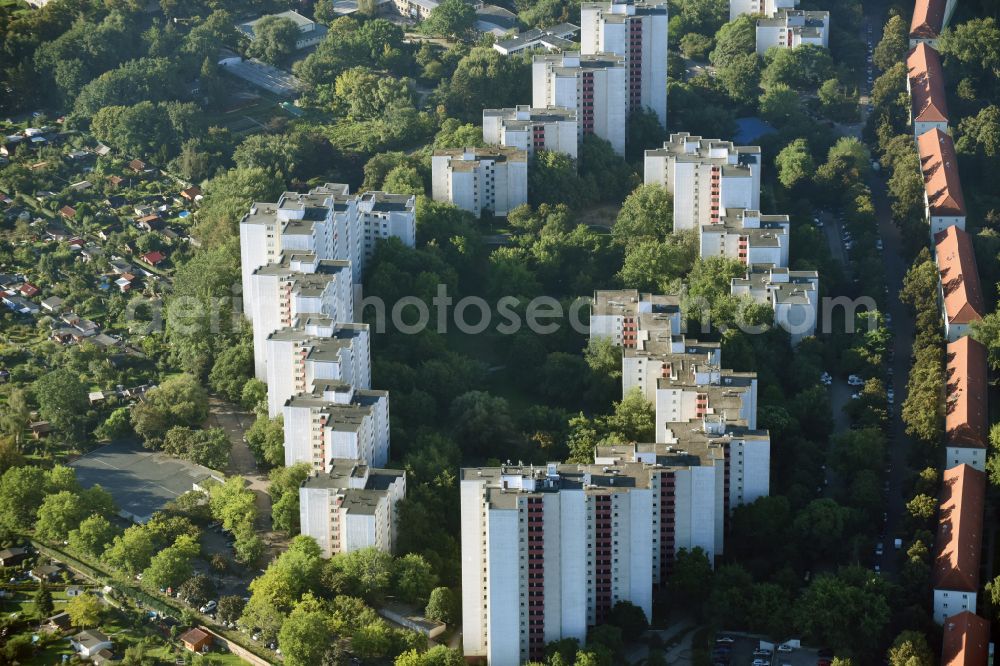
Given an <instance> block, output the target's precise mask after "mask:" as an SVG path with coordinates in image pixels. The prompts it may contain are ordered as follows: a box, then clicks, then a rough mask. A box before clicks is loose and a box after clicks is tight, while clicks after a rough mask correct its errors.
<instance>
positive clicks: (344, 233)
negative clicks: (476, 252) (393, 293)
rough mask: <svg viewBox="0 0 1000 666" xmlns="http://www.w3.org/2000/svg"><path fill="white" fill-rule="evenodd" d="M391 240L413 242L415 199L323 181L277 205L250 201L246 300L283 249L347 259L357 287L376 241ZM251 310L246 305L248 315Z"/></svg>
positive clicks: (244, 250)
mask: <svg viewBox="0 0 1000 666" xmlns="http://www.w3.org/2000/svg"><path fill="white" fill-rule="evenodd" d="M390 237H393V238H398V239H399V240H400V241H402V243H403V244H404V245H407V246H408V247H413V246H414V245H415V244H416V240H417V237H416V197H414V196H412V195H409V194H387V193H385V192H365V193H364V194H360V195H352V194H350V189H349V188H348V186H347V185H342V184H338V183H327V184H326V185H323V186H322V187H317V188H314V189H312V190H310V191H309V193H308V194H301V193H298V192H285V193H284V194H282V195H281V197H280V198H279V199H278V202H277V203H254V204H253V205H252V206H251V207H250V212H248V213H247V214H246V215H245V216H244V217H243V219H242V220H241V221H240V256H241V263H242V269H243V293H244V299H246V296H245V294H247V293H249V288H250V276H251V275H253V273H254V271H255V270H257V269H258V268H261V267H262V266H266V265H267V264H269V263H272V262H275V261H278V259H279V258H280V257H281V253H282V252H283V251H285V250H305V251H308V252H313V253H315V254H316V255H318V256H319V258H320V259H341V260H344V261H350V262H351V270H352V278H353V280H354V282H355V283H360V282H361V276H362V274H363V273H364V266H365V260H366V259H368V258H370V257H371V254H372V252H374V249H375V241H376V240H377V239H379V238H390ZM249 308H250V304H249V303H248V302H246V301H245V302H244V312H245V313H246V314H247V315H248V316H249V314H250V309H249ZM258 378H259V379H263V377H258Z"/></svg>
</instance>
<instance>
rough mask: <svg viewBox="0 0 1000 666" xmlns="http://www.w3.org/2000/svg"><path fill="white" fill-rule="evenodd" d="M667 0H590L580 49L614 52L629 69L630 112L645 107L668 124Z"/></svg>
mask: <svg viewBox="0 0 1000 666" xmlns="http://www.w3.org/2000/svg"><path fill="white" fill-rule="evenodd" d="M668 23H669V15H668V10H667V4H666V3H658V2H648V3H647V2H641V1H640V2H638V3H637V2H622V3H619V2H612V3H603V2H588V3H584V4H582V5H581V6H580V29H581V32H580V52H581V53H583V54H598V53H614V54H615V55H619V56H622V57H623V58H624V59H625V65H626V69H628V72H629V81H628V95H627V97H626V101H627V104H628V111H632V110H633V109H636V108H646V109H649V110H650V111H653V112H654V113H655V114H656V116H657V118H658V119H659V121H660V124H661V125H662V126H663V127H666V126H667V44H668Z"/></svg>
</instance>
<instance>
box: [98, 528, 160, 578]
mask: <svg viewBox="0 0 1000 666" xmlns="http://www.w3.org/2000/svg"><path fill="white" fill-rule="evenodd" d="M155 548H156V547H155V544H154V543H153V536H152V534H151V533H150V532H149V530H147V529H145V527H144V526H142V525H133V526H132V527H129V528H128V529H126V530H125V531H124V532H123V533H122V534H120V535H118V536H116V537H115V539H114V541H113V542H112V543H111V545H110V546H109V547H108V548H107V550H106V551H105V552H104V557H105V559H106V560H107V561H108V563H109V564H111V565H112V566H114V567H116V568H118V569H121V570H122V571H124V572H125V573H127V574H130V575H135V574H137V573H139V572H141V571H142V570H143V569H145V568H146V567H148V566H149V561H150V559H152V557H153V553H154V552H155Z"/></svg>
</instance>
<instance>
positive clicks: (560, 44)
mask: <svg viewBox="0 0 1000 666" xmlns="http://www.w3.org/2000/svg"><path fill="white" fill-rule="evenodd" d="M579 31H580V28H579V27H578V26H575V25H573V24H571V23H560V24H558V25H553V26H550V27H548V28H532V29H530V30H525V31H524V32H522V33H520V34H517V35H514V36H513V37H510V38H508V39H501V40H499V41H497V42H494V43H493V49H494V50H496V51H498V52H499V53H502V54H503V55H511V54H513V53H520V52H522V51H528V50H531V49H545V50H546V51H570V50H572V49H573V47H575V46H576V44H575V43H574V42H573V41H572V38H573V36H574V35H576V33H577V32H579Z"/></svg>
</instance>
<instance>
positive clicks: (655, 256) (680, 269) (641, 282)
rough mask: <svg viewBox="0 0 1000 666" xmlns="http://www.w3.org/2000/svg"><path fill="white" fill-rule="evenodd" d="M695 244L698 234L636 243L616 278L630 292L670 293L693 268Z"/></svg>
mask: <svg viewBox="0 0 1000 666" xmlns="http://www.w3.org/2000/svg"><path fill="white" fill-rule="evenodd" d="M697 242H698V236H697V233H695V232H691V231H681V232H677V233H675V234H671V235H670V236H668V237H667V239H666V240H663V241H657V240H644V241H639V242H638V243H636V244H635V245H633V246H632V247H630V248H629V250H628V252H627V254H626V255H625V263H624V265H623V266H622V268H621V270H620V271H618V278H619V279H620V280H621V281H622V284H623V285H625V286H626V287H630V288H632V289H638V290H640V291H653V292H659V293H672V292H674V291H675V289H676V281H677V280H678V279H680V278H681V277H683V276H684V275H687V273H688V272H690V270H691V268H692V267H693V266H694V262H695V259H696V258H697V256H698V247H697Z"/></svg>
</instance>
